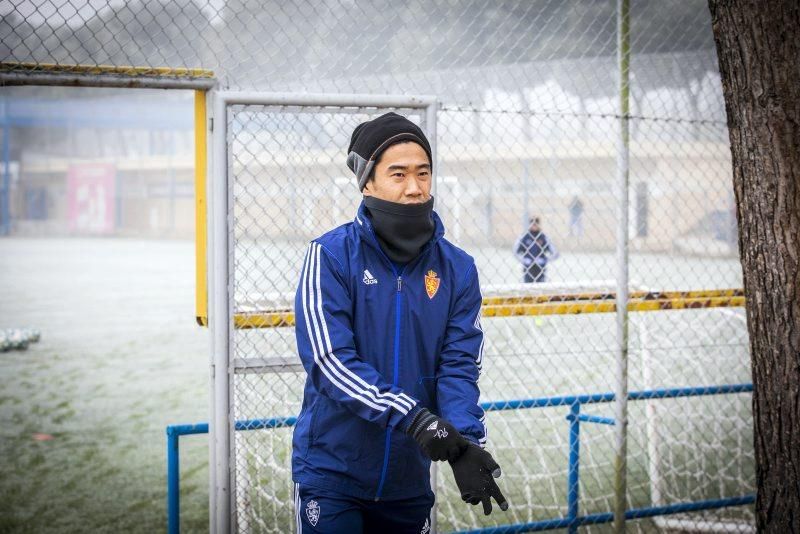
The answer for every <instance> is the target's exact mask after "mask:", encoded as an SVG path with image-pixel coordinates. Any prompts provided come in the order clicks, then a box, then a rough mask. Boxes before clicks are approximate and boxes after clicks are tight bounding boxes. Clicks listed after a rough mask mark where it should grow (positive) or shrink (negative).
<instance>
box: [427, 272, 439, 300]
mask: <svg viewBox="0 0 800 534" xmlns="http://www.w3.org/2000/svg"><path fill="white" fill-rule="evenodd" d="M436 276H437V275H436V273H435V272H434V271H428V274H426V275H425V292H426V293H427V294H428V298H429V299H432V298H433V297H434V296H435V295H436V292H437V291H439V282H441V280H439V279H438V278H436Z"/></svg>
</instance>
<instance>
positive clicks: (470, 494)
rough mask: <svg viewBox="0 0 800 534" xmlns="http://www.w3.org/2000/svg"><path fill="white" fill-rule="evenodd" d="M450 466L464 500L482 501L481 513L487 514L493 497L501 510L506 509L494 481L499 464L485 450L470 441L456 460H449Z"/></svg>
mask: <svg viewBox="0 0 800 534" xmlns="http://www.w3.org/2000/svg"><path fill="white" fill-rule="evenodd" d="M450 467H452V468H453V476H454V477H455V479H456V484H457V485H458V489H459V491H460V492H461V499H462V500H463V501H464V502H467V503H469V504H478V503H482V504H483V513H484V514H485V515H489V514H490V513H492V498H494V500H495V501H497V504H498V505H500V509H501V510H503V511H506V510H508V502H506V498H505V497H503V493H502V492H501V491H500V488H499V487H498V486H497V482H495V481H494V479H495V478H499V477H500V466H499V465H497V462H495V461H494V458H492V455H491V454H489V453H488V452H487V451H485V450H483V449H481V448H480V447H478V446H477V445H475V444H473V443H470V444H469V447H467V450H465V451H464V452H463V453H462V454H461V456H459V457H458V459H457V460H455V461H452V462H450Z"/></svg>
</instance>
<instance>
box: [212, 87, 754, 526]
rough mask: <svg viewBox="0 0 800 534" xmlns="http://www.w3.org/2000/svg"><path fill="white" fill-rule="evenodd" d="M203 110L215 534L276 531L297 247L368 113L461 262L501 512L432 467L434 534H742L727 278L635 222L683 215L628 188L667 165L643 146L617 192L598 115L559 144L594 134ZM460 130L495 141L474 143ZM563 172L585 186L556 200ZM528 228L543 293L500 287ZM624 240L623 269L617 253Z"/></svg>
mask: <svg viewBox="0 0 800 534" xmlns="http://www.w3.org/2000/svg"><path fill="white" fill-rule="evenodd" d="M211 100H212V107H213V113H212V115H213V117H214V121H215V122H214V124H213V128H212V141H213V142H212V147H213V152H212V163H211V165H212V170H213V172H212V179H211V180H210V185H209V197H210V198H211V206H210V207H211V217H210V218H209V220H210V221H211V222H210V225H209V236H210V239H211V243H210V244H211V247H210V251H211V252H210V254H209V266H210V267H211V269H210V278H209V281H210V289H211V290H210V292H209V296H210V298H211V300H210V309H209V312H210V313H209V318H210V326H211V328H212V339H213V341H212V343H213V369H214V370H215V372H214V373H213V377H214V380H213V387H214V391H213V401H212V404H213V406H212V419H211V432H212V441H211V443H212V447H211V460H212V480H211V488H212V491H211V516H212V517H211V520H212V525H214V527H215V530H216V531H217V532H227V531H230V530H235V531H238V532H286V531H290V530H292V529H293V528H294V521H295V520H294V504H293V501H294V495H293V487H292V483H291V473H290V457H291V435H292V426H293V425H294V423H295V419H294V416H296V415H297V413H298V412H299V409H300V404H301V400H302V391H303V385H304V379H305V373H304V371H303V369H302V366H301V365H300V363H299V361H298V359H297V353H296V346H295V338H294V329H293V326H294V314H293V303H294V292H295V289H296V286H297V283H298V280H299V273H300V270H301V267H302V261H303V258H304V255H305V251H306V248H307V245H308V242H309V240H311V239H313V238H315V237H316V236H318V235H320V234H322V233H324V232H325V231H327V230H329V229H331V228H334V227H335V226H338V225H340V224H343V223H346V222H349V221H350V220H352V219H353V217H354V215H355V211H356V208H357V206H358V203H359V201H360V198H361V195H360V192H359V191H358V188H357V186H356V184H355V179H354V178H353V175H352V173H351V172H350V170H349V169H348V168H347V166H346V164H345V159H346V154H345V152H346V147H347V146H348V144H349V140H350V134H351V132H352V131H353V129H354V128H355V126H356V125H357V124H359V123H360V122H363V121H364V120H368V119H370V118H371V117H374V116H376V115H379V114H382V113H384V112H386V111H389V110H394V111H397V112H399V113H402V114H405V115H407V116H408V117H409V118H410V119H411V120H412V121H415V122H416V123H417V124H419V125H420V126H421V127H422V128H423V130H425V131H426V133H427V135H428V136H429V138H430V140H431V142H432V147H433V149H434V159H435V165H434V175H435V176H436V180H435V181H434V196H435V197H436V208H435V209H436V211H437V212H438V213H439V214H440V216H441V217H442V219H443V221H444V224H445V228H446V230H447V233H446V236H445V237H446V238H448V239H450V240H451V241H453V242H455V244H457V245H459V246H461V247H462V248H464V249H465V250H466V251H467V252H469V253H470V254H471V255H472V256H474V257H475V261H476V264H477V266H478V271H479V276H480V279H481V289H482V292H483V297H484V301H483V307H482V315H483V317H482V321H481V323H482V327H483V329H484V332H485V336H486V337H485V347H484V355H483V371H482V375H481V380H480V387H481V393H482V397H481V402H482V405H483V407H484V409H485V410H486V412H487V416H486V423H487V427H488V429H489V437H488V448H489V449H490V451H491V452H492V454H493V455H494V456H495V458H496V459H497V461H498V462H499V463H500V465H501V467H502V468H503V473H504V475H503V477H502V479H501V486H502V488H503V490H504V492H505V495H506V497H507V498H508V500H509V503H510V505H511V507H510V508H509V510H508V511H507V512H505V513H502V512H499V511H498V512H496V513H494V514H492V515H491V516H489V517H484V516H483V515H482V513H481V511H480V510H478V509H477V508H472V507H469V506H467V505H465V504H464V503H462V502H461V501H460V498H459V495H458V490H457V488H456V486H455V483H454V481H453V480H452V475H451V473H450V470H449V468H447V467H444V468H443V469H441V470H440V472H439V473H438V474H435V483H436V486H435V491H436V496H437V509H436V513H435V519H436V521H435V522H434V525H433V526H434V529H438V530H439V531H442V532H450V531H454V530H455V531H463V530H474V529H481V528H490V529H491V528H495V529H496V528H498V527H500V530H497V531H498V532H500V531H505V530H502V529H510V530H513V531H515V532H527V531H538V530H547V529H552V528H562V529H564V528H566V529H568V530H569V531H570V532H578V531H579V530H581V531H591V530H599V531H603V529H606V530H607V529H608V528H609V527H608V525H606V524H607V523H610V522H612V520H613V519H614V515H615V512H616V518H617V522H616V523H617V524H616V526H617V529H622V528H627V530H628V531H631V532H635V531H640V532H651V531H659V530H670V529H677V530H681V531H739V532H748V531H750V530H751V528H752V513H751V508H750V507H746V506H742V505H747V504H749V503H752V502H753V495H752V488H753V481H754V472H753V465H754V464H753V456H752V445H751V441H752V415H751V413H750V399H749V396H748V395H747V393H748V392H749V391H750V390H751V386H750V384H748V382H749V356H748V353H747V331H746V327H745V324H744V313H743V310H742V308H741V306H742V304H743V295H742V291H741V290H740V289H736V288H737V287H738V286H739V285H740V284H741V275H740V271H739V270H738V262H736V259H735V256H734V255H733V254H730V255H729V256H730V257H728V256H724V257H720V258H716V257H703V256H700V257H697V256H698V255H697V254H696V253H692V252H686V251H684V250H680V249H671V248H669V245H668V241H667V239H669V238H668V236H665V235H662V233H663V232H664V230H668V229H669V225H661V226H659V228H658V230H659V232H655V231H651V232H649V234H648V230H647V227H646V226H645V227H644V230H642V225H641V221H639V219H643V220H645V221H646V220H647V219H646V217H645V215H646V214H645V215H642V214H641V213H639V212H644V211H647V210H651V211H654V210H656V209H657V210H658V213H661V212H662V211H669V210H674V209H677V207H678V206H680V205H682V203H685V202H686V199H687V198H690V196H687V195H686V194H684V193H685V191H684V189H683V188H681V187H679V186H678V185H675V186H673V188H672V189H666V188H665V186H664V184H663V183H662V182H663V180H659V179H658V175H654V176H656V178H652V179H651V178H650V176H649V175H648V176H643V175H642V173H643V171H642V169H645V170H648V169H669V166H670V165H672V164H674V158H672V156H671V155H670V153H668V152H665V153H661V152H659V150H661V149H662V148H663V147H662V145H660V144H657V143H652V144H651V145H652V146H651V145H646V148H648V150H649V151H648V152H646V153H645V156H642V155H640V154H639V153H638V152H637V151H640V150H643V149H642V147H641V146H639V145H634V146H632V147H631V150H632V154H631V161H632V162H633V166H632V169H633V170H632V172H633V173H634V176H636V177H637V179H636V181H632V182H631V184H630V186H629V187H630V191H627V186H626V185H625V184H626V182H623V181H618V180H616V178H615V176H618V174H616V173H615V169H619V168H620V167H619V162H620V161H625V164H626V165H627V154H625V156H624V158H619V157H618V152H617V151H618V150H619V146H620V145H619V144H617V143H616V140H615V138H614V132H615V131H617V126H618V125H619V124H620V121H621V120H622V118H621V117H619V116H600V117H591V118H588V119H586V120H585V121H584V123H583V124H578V123H569V122H565V120H562V121H561V122H560V123H559V127H560V128H573V127H574V128H576V129H580V130H581V131H585V130H587V128H589V126H592V127H593V128H595V129H596V131H597V132H601V133H602V134H603V136H601V137H598V140H597V142H596V143H595V144H593V145H591V146H583V145H573V144H570V143H569V141H568V139H566V138H564V139H548V140H547V141H541V142H539V141H534V140H533V139H532V138H529V137H526V135H522V134H520V135H511V134H512V133H513V132H516V131H520V132H523V133H524V132H526V131H530V132H539V131H541V130H542V129H544V128H545V127H546V126H547V125H548V124H550V123H551V122H552V121H553V119H552V117H550V116H549V115H547V116H540V115H537V114H535V113H531V114H530V115H529V116H525V117H523V116H520V115H517V114H508V113H502V112H490V111H475V110H464V109H459V108H452V107H447V106H438V104H437V102H436V101H435V99H433V98H429V97H420V98H415V97H392V96H380V95H366V96H364V95H360V96H355V95H288V94H263V93H231V92H218V93H216V94H214V95H213V97H212V99H211ZM523 121H526V122H523ZM595 123H596V124H595ZM520 125H522V126H524V127H521V126H520ZM551 126H552V125H551ZM668 126H669V127H670V128H673V129H675V128H684V127H685V126H684V125H682V124H678V125H672V124H669V125H668ZM654 127H655V126H654ZM640 128H641V127H640ZM476 129H477V130H480V131H481V132H483V133H482V134H481V135H488V134H489V133H492V137H491V138H492V139H493V140H494V141H495V143H494V144H493V145H486V144H482V143H477V142H476V141H475V137H474V135H473V134H474V131H476ZM470 132H472V133H470ZM657 133H658V134H659V136H661V133H660V132H657ZM494 134H496V135H494ZM437 140H438V141H439V142H440V143H439V147H438V150H437V148H436V144H437V143H436V142H437ZM548 143H549V144H548ZM642 158H645V159H646V161H645V163H646V165H645V163H642V161H643V160H642ZM615 162H616V163H615ZM662 172H664V171H662ZM585 176H592V181H591V184H593V186H592V187H584V186H581V187H580V188H579V187H577V186H576V185H575V184H576V183H578V182H576V180H577V178H576V177H585ZM681 176H682V175H681ZM691 176H694V175H693V174H691ZM715 176H716V175H715ZM715 180H716V179H715ZM709 182H710V185H708V187H709V188H712V187H713V188H717V189H720V190H724V188H725V187H729V184H728V183H727V182H724V181H723V178H719V180H716V181H714V180H710V179H709ZM717 182H718V183H717ZM581 183H582V182H581ZM648 183H650V184H651V186H650V187H651V188H652V191H650V188H647V187H645V186H646V185H647V184H648ZM643 184H644V185H643ZM584 185H585V184H584ZM646 189H647V191H646ZM713 190H714V191H716V189H713ZM642 191H644V193H643V192H642ZM648 191H650V192H648ZM623 193H624V194H623ZM690 193H691V191H690ZM708 196H709V195H708V194H706V197H708ZM640 197H641V198H640ZM651 197H652V199H653V200H652V203H653V204H654V205H653V206H651V207H648V205H647V204H646V202H647V198H651ZM576 198H580V201H581V202H582V203H583V207H581V208H580V209H578V208H577V207H576V206H575V205H574V204H575V200H574V199H576ZM628 200H630V201H628ZM632 207H633V208H632ZM631 210H632V213H631V214H630V216H629V215H628V214H629V212H631ZM534 215H538V216H540V217H541V219H542V221H541V223H542V228H543V230H544V231H545V233H547V234H548V235H549V236H550V238H551V239H552V243H553V245H555V246H556V247H557V248H559V249H560V257H559V256H558V254H557V253H556V251H555V248H554V249H553V250H550V251H547V252H545V251H542V254H547V255H549V256H550V264H549V265H548V266H547V269H546V277H547V278H546V279H545V280H544V281H539V282H538V283H521V281H522V265H521V264H520V258H518V257H517V256H516V255H515V252H518V250H517V246H516V244H515V242H516V240H517V238H518V237H519V236H520V234H521V233H522V232H523V231H524V230H525V229H526V228H527V226H528V218H529V217H531V216H534ZM626 218H628V219H629V220H631V221H632V222H633V225H632V227H628V224H627V222H626V220H625V219H626ZM637 221H638V222H637ZM620 227H621V228H627V229H628V232H625V231H619V228H620ZM551 229H552V231H551ZM642 232H644V233H645V234H648V235H645V236H644V237H642V236H641V235H640V234H641V233H642ZM662 237H663V238H664V239H662ZM629 244H630V245H631V247H632V251H631V255H630V258H629V257H628V256H627V255H624V254H622V255H621V254H619V252H620V251H621V250H623V249H625V248H626V247H627V246H628V245H629ZM648 247H649V248H648ZM545 248H546V247H545ZM628 271H630V274H631V278H630V280H628V279H627V273H628ZM620 288H622V289H623V291H620ZM620 302H621V303H624V304H625V306H618V304H619V303H620ZM620 309H624V310H626V313H621V312H620V311H619V310H620ZM623 326H624V328H623ZM620 392H628V395H627V396H626V395H624V394H620ZM620 399H625V402H621V401H620ZM620 421H622V422H624V423H625V424H622V425H620V424H619V422H620ZM620 458H622V460H623V461H622V462H620ZM620 466H621V467H620ZM626 510H627V512H626ZM623 514H624V516H625V518H627V520H628V522H627V524H625V523H624V522H623V518H622V515H623ZM665 516H666V517H665Z"/></svg>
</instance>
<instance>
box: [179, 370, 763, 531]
mask: <svg viewBox="0 0 800 534" xmlns="http://www.w3.org/2000/svg"><path fill="white" fill-rule="evenodd" d="M752 391H753V384H725V385H719V386H707V387H686V388H671V389H654V390H645V391H631V392H629V393H628V400H631V401H638V400H652V399H674V398H679V397H702V396H706V395H726V394H732V393H749V392H752ZM614 398H615V396H614V394H613V393H596V394H588V395H571V396H558V397H541V398H534V399H520V400H509V401H494V402H484V403H481V407H482V408H483V409H484V410H485V411H487V412H492V411H505V410H523V409H529V408H553V407H557V406H569V408H570V412H569V415H567V417H566V418H567V420H568V421H569V424H570V429H569V469H568V474H567V490H568V493H567V517H562V518H554V519H545V520H542V521H534V522H531V523H519V524H515V525H504V526H502V527H492V528H485V529H478V530H467V531H460V532H459V533H457V534H466V533H483V534H489V533H491V534H500V533H515V532H539V531H542V530H550V529H555V528H567V529H569V532H570V534H572V533H576V532H577V531H578V527H580V526H582V525H592V524H600V523H610V522H612V521H613V520H614V514H612V513H602V514H589V515H585V516H580V515H578V512H579V509H578V502H579V498H580V494H579V492H578V490H579V482H580V423H581V421H583V422H586V423H596V424H604V425H613V424H615V422H614V420H613V419H611V418H608V417H600V416H595V415H586V414H581V413H580V407H581V405H583V404H599V403H609V402H613V401H614ZM295 423H297V418H296V417H272V418H268V419H249V420H244V421H237V422H236V424H235V426H234V428H235V429H236V430H260V429H270V428H288V427H292V426H294V425H295ZM207 433H208V423H198V424H194V425H169V426H168V427H167V532H168V533H169V534H177V533H178V532H179V531H180V462H179V460H180V449H179V438H180V436H186V435H191V434H207ZM755 499H756V496H755V494H747V495H742V496H739V497H731V498H727V499H712V500H706V501H696V502H688V503H677V504H671V505H666V506H654V507H647V508H634V509H631V510H628V511H626V512H625V518H626V519H641V518H645V517H654V516H658V515H669V514H678V513H683V512H694V511H699V510H710V509H714V508H725V507H730V506H741V505H745V504H752V503H754V502H755Z"/></svg>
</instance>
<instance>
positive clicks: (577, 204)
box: [569, 195, 583, 237]
mask: <svg viewBox="0 0 800 534" xmlns="http://www.w3.org/2000/svg"><path fill="white" fill-rule="evenodd" d="M569 235H570V237H583V202H581V199H580V198H578V196H577V195H576V196H574V197H573V198H572V201H571V202H570V203H569Z"/></svg>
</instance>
